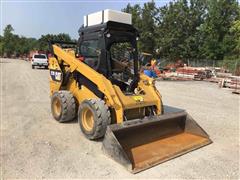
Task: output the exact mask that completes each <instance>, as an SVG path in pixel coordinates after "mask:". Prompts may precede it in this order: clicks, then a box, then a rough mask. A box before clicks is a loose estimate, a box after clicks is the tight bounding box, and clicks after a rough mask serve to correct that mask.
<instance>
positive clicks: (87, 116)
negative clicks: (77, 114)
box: [81, 107, 94, 131]
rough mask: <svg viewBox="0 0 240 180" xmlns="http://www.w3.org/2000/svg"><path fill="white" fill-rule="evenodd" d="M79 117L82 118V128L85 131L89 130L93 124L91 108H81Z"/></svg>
mask: <svg viewBox="0 0 240 180" xmlns="http://www.w3.org/2000/svg"><path fill="white" fill-rule="evenodd" d="M81 119H82V125H83V127H84V129H85V130H87V131H91V130H92V129H93V126H94V117H93V112H92V111H91V109H89V108H87V107H85V108H84V109H83V110H82V117H81Z"/></svg>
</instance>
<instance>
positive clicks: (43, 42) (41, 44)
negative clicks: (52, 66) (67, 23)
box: [38, 33, 72, 51]
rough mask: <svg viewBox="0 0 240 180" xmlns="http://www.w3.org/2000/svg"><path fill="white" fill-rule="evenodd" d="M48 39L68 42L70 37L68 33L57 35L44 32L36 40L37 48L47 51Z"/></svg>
mask: <svg viewBox="0 0 240 180" xmlns="http://www.w3.org/2000/svg"><path fill="white" fill-rule="evenodd" d="M50 41H65V42H70V41H72V40H71V37H70V36H69V35H68V34H65V33H60V34H58V35H53V34H46V35H42V36H41V38H40V39H39V40H38V49H39V50H42V51H48V49H49V42H50Z"/></svg>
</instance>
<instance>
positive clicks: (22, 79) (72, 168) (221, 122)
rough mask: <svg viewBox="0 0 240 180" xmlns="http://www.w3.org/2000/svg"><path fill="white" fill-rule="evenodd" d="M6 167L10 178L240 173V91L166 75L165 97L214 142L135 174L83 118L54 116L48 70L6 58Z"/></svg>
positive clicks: (3, 64)
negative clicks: (85, 130) (89, 135)
mask: <svg viewBox="0 0 240 180" xmlns="http://www.w3.org/2000/svg"><path fill="white" fill-rule="evenodd" d="M0 69H1V78H0V80H1V82H0V84H1V90H2V91H1V98H0V101H1V104H2V111H1V115H2V116H1V154H0V156H1V170H2V173H1V174H2V177H3V178H116V179H119V178H166V179H170V178H171V179H172V178H177V179H179V178H181V179H182V178H204V179H206V178H211V179H213V178H214V179H219V178H224V179H226V178H227V179H229V178H239V168H238V166H239V100H240V99H239V96H238V95H234V94H231V93H230V91H228V90H224V89H219V88H218V87H217V85H216V84H210V83H206V82H158V84H157V86H158V89H159V90H160V91H161V94H162V95H163V101H164V102H165V103H166V104H168V105H172V106H176V107H182V108H185V109H187V110H188V112H189V113H190V114H191V115H192V116H193V117H194V119H196V120H197V122H198V123H199V124H200V125H201V126H202V127H203V129H205V130H206V132H208V134H209V135H210V137H211V139H212V140H213V142H214V143H213V144H211V145H209V146H206V147H204V148H201V149H198V150H196V151H193V152H191V153H188V154H186V155H183V156H181V157H179V158H176V159H173V160H170V161H168V162H166V163H163V164H160V165H158V166H156V167H153V168H151V169H148V170H146V171H143V172H141V173H138V174H136V175H133V174H130V173H129V172H128V171H126V170H125V169H124V168H123V167H122V166H120V165H118V164H117V163H115V162H114V161H113V160H111V159H109V158H108V157H106V156H105V155H104V154H102V151H101V141H99V142H94V141H89V140H87V139H86V138H84V136H83V135H82V134H81V132H80V129H79V126H78V124H77V122H76V121H75V122H70V123H62V124H61V123H58V122H56V121H55V120H53V118H52V117H51V113H50V98H49V85H48V70H40V69H36V70H32V69H31V65H30V63H29V62H26V61H22V60H6V59H4V60H1V61H0Z"/></svg>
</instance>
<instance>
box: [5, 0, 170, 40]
mask: <svg viewBox="0 0 240 180" xmlns="http://www.w3.org/2000/svg"><path fill="white" fill-rule="evenodd" d="M0 1H1V2H0V5H1V9H0V11H1V35H2V34H3V29H4V28H5V27H6V25H7V24H11V25H12V26H13V28H14V33H15V34H18V35H22V36H25V37H34V38H39V37H41V35H43V34H58V33H68V34H69V35H70V36H71V37H72V38H75V39H77V38H78V29H79V27H80V26H81V25H82V24H83V16H84V15H86V14H90V13H92V12H96V11H100V10H104V9H113V10H121V9H123V8H125V7H126V6H127V4H128V3H130V4H132V5H133V4H140V5H143V4H144V3H145V2H148V1H143V0H141V1H137V0H135V1H129V0H99V1H97V0H69V1H67V0H49V1H47V0H38V1H36V0H0ZM155 2H156V5H157V6H158V7H160V6H163V5H165V4H167V3H169V2H170V0H158V1H156V0H155Z"/></svg>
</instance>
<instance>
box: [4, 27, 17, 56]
mask: <svg viewBox="0 0 240 180" xmlns="http://www.w3.org/2000/svg"><path fill="white" fill-rule="evenodd" d="M13 31H14V29H13V27H12V25H10V24H8V25H7V26H6V27H5V29H4V30H3V52H4V53H6V55H7V57H9V56H10V55H11V54H13V53H14V35H13Z"/></svg>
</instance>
